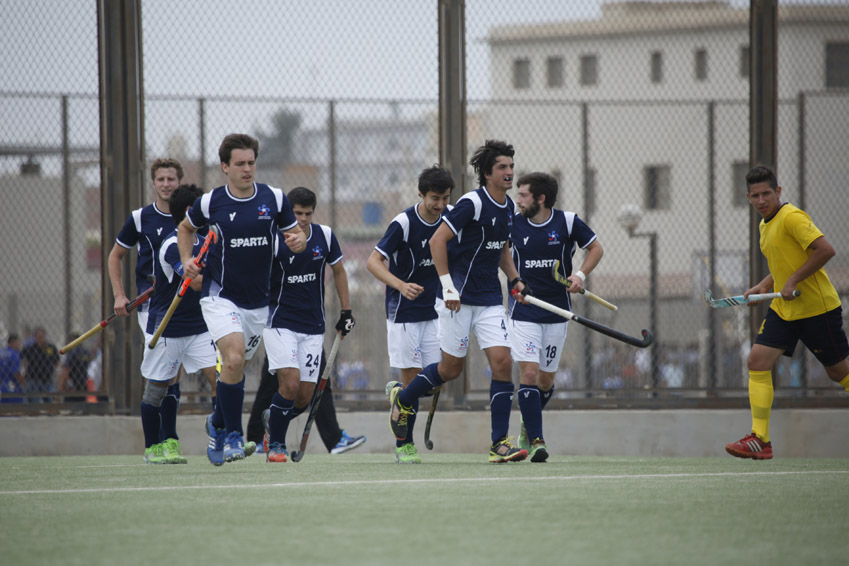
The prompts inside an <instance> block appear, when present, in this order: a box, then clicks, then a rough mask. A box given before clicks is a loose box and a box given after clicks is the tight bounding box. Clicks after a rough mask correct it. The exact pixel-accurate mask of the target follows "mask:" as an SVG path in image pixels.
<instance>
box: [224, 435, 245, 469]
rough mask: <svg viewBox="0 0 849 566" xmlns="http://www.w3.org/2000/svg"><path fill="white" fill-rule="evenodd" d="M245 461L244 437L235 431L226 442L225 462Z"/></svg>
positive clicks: (228, 436)
mask: <svg viewBox="0 0 849 566" xmlns="http://www.w3.org/2000/svg"><path fill="white" fill-rule="evenodd" d="M244 459H245V442H244V441H243V440H242V435H241V434H239V433H238V432H236V431H235V430H234V431H233V432H231V433H230V434H228V435H227V438H226V439H225V440H224V461H225V462H235V461H236V460H244Z"/></svg>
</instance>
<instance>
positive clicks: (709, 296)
mask: <svg viewBox="0 0 849 566" xmlns="http://www.w3.org/2000/svg"><path fill="white" fill-rule="evenodd" d="M801 294H802V292H801V291H799V290H798V289H796V290H795V291H793V296H794V297H798V296H799V295H801ZM780 298H781V293H761V294H759V295H749V296H748V297H743V295H734V296H733V297H725V298H724V299H714V298H713V293H712V292H711V290H710V289H708V290H707V291H705V304H706V305H707V306H709V307H710V308H712V309H724V308H725V307H736V306H737V305H745V304H746V303H751V302H755V301H766V300H767V299H780Z"/></svg>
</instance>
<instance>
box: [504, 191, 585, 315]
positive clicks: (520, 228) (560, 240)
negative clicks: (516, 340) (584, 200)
mask: <svg viewBox="0 0 849 566" xmlns="http://www.w3.org/2000/svg"><path fill="white" fill-rule="evenodd" d="M595 239H596V235H595V232H593V231H592V230H590V227H589V226H587V225H586V224H584V221H583V220H581V219H580V218H578V215H577V214H575V213H574V212H566V211H563V210H557V209H556V208H553V209H551V216H550V217H549V218H548V220H546V221H545V222H543V223H542V224H534V223H533V222H531V221H530V220H528V219H527V218H525V217H524V216H522V215H521V214H518V213H517V214H516V219H515V220H514V221H513V228H512V229H511V230H510V240H511V241H512V243H513V263H515V264H516V269H518V270H519V277H521V278H522V279H524V280H525V281H527V283H528V285H530V287H531V291H532V292H533V294H534V296H535V297H537V298H539V299H541V300H543V301H545V302H547V303H551V304H552V305H556V306H558V307H560V308H563V309H566V310H568V311H571V310H572V303H571V301H570V295H569V293H568V292H567V291H566V287H564V286H563V285H561V284H560V283H558V282H557V281H556V280H555V279H554V277H553V276H552V274H551V267H552V266H553V265H554V262H555V260H558V259H559V260H560V272H561V273H562V274H563V276H564V277H568V276H569V275H571V274H572V256H573V255H575V250H576V248H577V247H578V246H580V247H581V249H584V248H586V247H587V246H588V245H590V244H591V243H592V242H594V241H595ZM509 309H510V318H512V319H513V320H524V321H528V322H538V323H540V324H553V323H557V322H564V321H565V320H566V319H565V318H563V317H562V316H557V315H556V314H553V313H550V312H548V311H547V310H543V309H541V308H539V307H536V306H533V305H523V304H522V303H519V302H517V301H515V300H513V297H510V300H509Z"/></svg>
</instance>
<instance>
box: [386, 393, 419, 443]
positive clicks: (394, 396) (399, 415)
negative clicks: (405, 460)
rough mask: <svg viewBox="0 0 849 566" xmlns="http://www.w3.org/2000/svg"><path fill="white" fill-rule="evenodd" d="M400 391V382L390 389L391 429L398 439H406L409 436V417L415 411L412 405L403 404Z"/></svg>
mask: <svg viewBox="0 0 849 566" xmlns="http://www.w3.org/2000/svg"><path fill="white" fill-rule="evenodd" d="M400 393H401V384H400V383H399V384H398V385H396V386H394V387H393V388H392V390H391V391H389V429H390V430H391V431H392V434H393V435H395V438H396V439H398V440H404V439H406V438H407V418H408V417H409V416H410V415H414V414H415V411H413V408H412V407H406V406H404V405H402V404H401V400H400V399H398V395H399V394H400Z"/></svg>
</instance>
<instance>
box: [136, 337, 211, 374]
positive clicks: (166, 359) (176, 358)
mask: <svg viewBox="0 0 849 566" xmlns="http://www.w3.org/2000/svg"><path fill="white" fill-rule="evenodd" d="M151 338H153V335H152V334H145V335H144V358H143V359H142V365H141V374H142V376H143V377H144V378H145V379H149V380H151V381H168V380H170V379H172V378H174V377H175V376H176V375H177V372H178V371H179V370H180V364H183V367H184V368H186V373H194V372H196V371H200V370H202V369H203V368H210V367H215V344H214V343H213V342H212V336H211V335H210V334H209V332H204V333H203V334H197V335H195V336H181V337H179V338H166V337H165V336H163V337H162V338H160V339H159V341H158V342H157V343H156V346H155V347H154V348H153V349H152V350H151V349H150V348H148V347H147V345H148V344H150V340H151Z"/></svg>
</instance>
